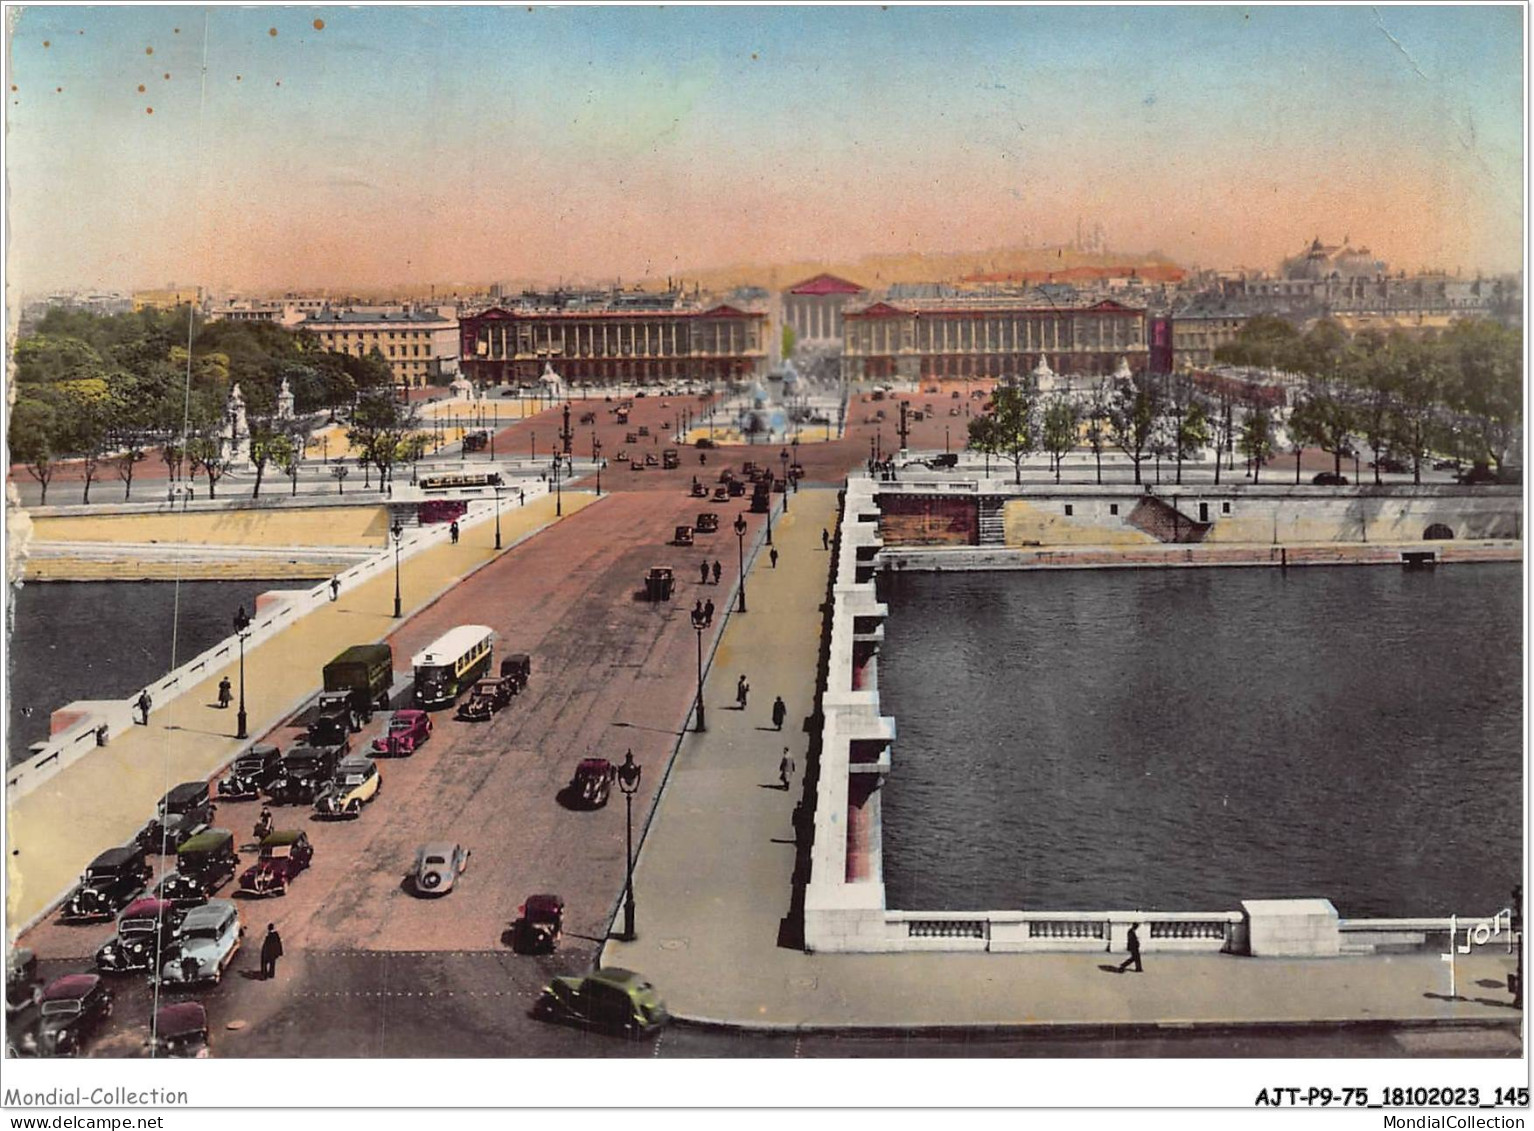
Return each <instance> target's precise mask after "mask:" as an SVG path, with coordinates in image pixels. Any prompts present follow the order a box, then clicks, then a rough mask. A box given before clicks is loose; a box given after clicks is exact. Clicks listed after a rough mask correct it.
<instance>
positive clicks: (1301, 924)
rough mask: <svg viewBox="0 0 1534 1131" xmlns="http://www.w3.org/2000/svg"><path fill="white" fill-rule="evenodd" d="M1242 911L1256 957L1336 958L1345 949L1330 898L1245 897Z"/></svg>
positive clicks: (1250, 948)
mask: <svg viewBox="0 0 1534 1131" xmlns="http://www.w3.org/2000/svg"><path fill="white" fill-rule="evenodd" d="M1241 913H1242V914H1243V915H1245V916H1246V929H1247V948H1248V952H1249V953H1250V954H1251V955H1252V957H1254V958H1335V957H1336V956H1337V954H1338V953H1339V951H1340V949H1341V935H1340V934H1339V933H1338V929H1337V909H1336V908H1335V907H1333V906H1332V901H1331V900H1329V899H1245V900H1242V901H1241Z"/></svg>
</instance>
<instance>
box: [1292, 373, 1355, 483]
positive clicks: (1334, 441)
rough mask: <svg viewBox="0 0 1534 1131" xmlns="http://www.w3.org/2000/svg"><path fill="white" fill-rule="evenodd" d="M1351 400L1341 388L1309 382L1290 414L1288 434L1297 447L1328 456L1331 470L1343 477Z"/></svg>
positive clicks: (1350, 430)
mask: <svg viewBox="0 0 1534 1131" xmlns="http://www.w3.org/2000/svg"><path fill="white" fill-rule="evenodd" d="M1353 427H1354V413H1353V405H1352V398H1351V397H1350V396H1349V395H1348V393H1347V391H1346V390H1345V389H1343V388H1341V387H1340V386H1338V385H1336V384H1334V383H1331V382H1327V381H1322V380H1312V381H1311V382H1310V384H1309V386H1308V387H1307V389H1306V391H1305V392H1304V393H1302V394H1301V395H1300V398H1299V401H1298V402H1297V403H1296V404H1295V406H1294V409H1293V411H1292V412H1290V414H1289V433H1290V435H1291V436H1293V437H1294V438H1295V440H1296V441H1298V442H1300V443H1305V444H1309V445H1310V446H1311V447H1314V448H1320V449H1321V450H1322V451H1323V452H1330V453H1331V456H1332V470H1333V471H1335V472H1336V473H1337V474H1338V475H1341V474H1342V455H1343V453H1344V452H1347V451H1351V450H1352V449H1351V446H1350V444H1349V443H1348V441H1349V440H1350V439H1351V437H1352V435H1353Z"/></svg>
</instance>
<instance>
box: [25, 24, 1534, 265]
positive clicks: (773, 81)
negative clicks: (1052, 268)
mask: <svg viewBox="0 0 1534 1131" xmlns="http://www.w3.org/2000/svg"><path fill="white" fill-rule="evenodd" d="M9 31H10V36H11V43H10V55H9V57H10V60H11V63H10V70H9V72H8V75H7V84H8V85H7V97H8V99H9V104H8V107H7V111H8V114H7V117H8V127H9V128H8V134H9V140H8V160H7V166H8V169H7V173H8V179H9V184H10V207H9V215H8V217H7V222H8V227H9V236H10V261H9V264H8V274H9V281H10V284H11V287H12V290H13V294H14V293H15V292H17V291H25V292H37V291H45V290H58V289H72V288H84V289H91V288H110V287H114V286H115V287H133V286H159V285H164V284H165V283H166V282H168V281H171V280H175V281H177V282H180V283H183V284H189V283H193V282H197V283H202V284H206V285H212V286H215V287H235V288H240V289H250V290H258V289H270V288H280V287H285V286H308V287H359V288H365V287H378V286H388V285H394V284H408V283H410V282H412V281H415V282H425V281H451V280H458V281H464V280H485V281H490V280H497V279H514V278H540V279H550V280H552V279H553V278H555V277H561V276H562V277H567V278H568V277H585V278H613V277H618V276H622V277H624V278H635V277H640V276H650V277H661V276H666V275H675V274H686V273H688V272H691V271H703V270H708V269H717V268H720V267H724V266H728V265H731V264H735V263H742V262H746V263H773V262H785V261H794V260H804V259H820V260H825V261H833V260H848V259H856V258H857V257H859V256H862V255H878V254H919V253H934V252H974V253H980V252H983V251H985V250H987V249H993V248H998V247H1008V246H1019V245H1023V244H1025V243H1031V244H1033V245H1053V244H1061V243H1069V242H1070V240H1071V239H1072V238H1073V236H1074V233H1075V230H1076V224H1077V222H1078V219H1082V218H1084V219H1085V220H1086V221H1087V223H1088V224H1089V225H1090V224H1092V223H1094V222H1100V223H1102V224H1103V225H1104V226H1105V227H1106V228H1107V230H1108V233H1109V242H1110V246H1112V247H1114V248H1118V249H1124V250H1126V251H1128V250H1129V249H1135V250H1138V251H1143V252H1151V251H1156V252H1160V253H1162V254H1164V255H1166V256H1168V257H1171V258H1173V259H1175V260H1177V261H1178V262H1181V263H1183V264H1188V265H1191V264H1198V265H1201V266H1206V267H1214V266H1218V267H1247V268H1253V269H1268V270H1272V269H1274V268H1275V267H1276V266H1277V264H1278V262H1279V261H1280V260H1281V259H1282V258H1284V257H1285V256H1288V255H1293V254H1294V253H1296V252H1297V251H1298V250H1299V249H1300V248H1301V247H1302V246H1303V245H1304V244H1305V243H1308V241H1309V240H1310V239H1311V238H1312V237H1313V236H1315V235H1320V236H1321V237H1322V239H1323V240H1324V241H1326V242H1341V240H1342V239H1343V237H1344V236H1347V235H1351V236H1352V237H1353V239H1354V242H1355V243H1366V244H1368V245H1369V246H1370V247H1371V248H1372V250H1373V251H1374V253H1375V254H1376V255H1378V256H1379V257H1380V258H1383V259H1385V260H1387V261H1388V262H1389V263H1390V264H1391V267H1392V269H1406V270H1414V269H1418V268H1425V267H1426V268H1441V269H1444V270H1447V271H1450V272H1453V271H1455V270H1456V269H1460V270H1463V271H1465V272H1466V273H1472V272H1475V271H1482V272H1487V273H1495V272H1504V271H1511V270H1516V269H1517V268H1518V267H1519V265H1520V263H1521V259H1522V251H1523V243H1524V238H1523V227H1522V176H1523V172H1522V168H1523V150H1522V145H1523V143H1522V84H1521V60H1522V42H1523V13H1522V10H1521V9H1519V8H1517V7H1514V6H1484V7H1471V8H1411V9H1397V8H1380V9H1364V8H1307V9H1294V8H1252V9H1240V8H1201V9H1192V10H1189V9H1176V8H1110V7H1090V8H1048V9H1034V8H988V9H970V8H966V9H957V8H890V9H885V8H882V7H858V8H837V9H794V10H787V9H780V8H753V9H744V10H740V9H728V10H726V9H713V8H707V9H699V8H692V9H674V8H666V9H637V8H593V7H575V8H560V9H545V8H525V7H524V8H474V9H460V8H387V9H380V8H360V9H342V8H328V7H316V8H314V9H312V10H309V9H303V8H286V9H276V8H267V9H260V8H253V9H234V8H223V7H218V8H212V9H207V10H201V9H198V10H193V9H185V8H182V9H171V8H140V7H135V8H113V9H94V8H78V9H66V8H42V9H31V8H29V9H26V10H24V11H21V12H19V13H13V18H12V21H11V25H10V28H9ZM1275 45H1276V46H1275ZM1158 59H1159V60H1166V64H1165V66H1166V71H1165V73H1164V74H1154V73H1149V72H1150V71H1151V70H1152V68H1151V67H1150V66H1148V65H1147V60H1158ZM204 60H205V61H206V62H205V64H204ZM1254 221H1255V222H1254Z"/></svg>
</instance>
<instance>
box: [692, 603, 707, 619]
mask: <svg viewBox="0 0 1534 1131" xmlns="http://www.w3.org/2000/svg"><path fill="white" fill-rule="evenodd" d="M705 615H706V614H705V613H704V612H703V602H702V601H694V602H693V603H692V619H693V620H695V621H703V620H704V618H705Z"/></svg>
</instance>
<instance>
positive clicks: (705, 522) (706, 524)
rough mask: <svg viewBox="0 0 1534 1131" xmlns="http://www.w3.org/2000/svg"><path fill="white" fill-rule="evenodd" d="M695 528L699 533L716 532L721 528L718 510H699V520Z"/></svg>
mask: <svg viewBox="0 0 1534 1131" xmlns="http://www.w3.org/2000/svg"><path fill="white" fill-rule="evenodd" d="M694 529H696V530H697V532H698V533H699V534H715V533H717V532H718V530H719V515H718V512H716V511H699V512H698V520H697V522H696V523H695V524H694Z"/></svg>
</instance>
